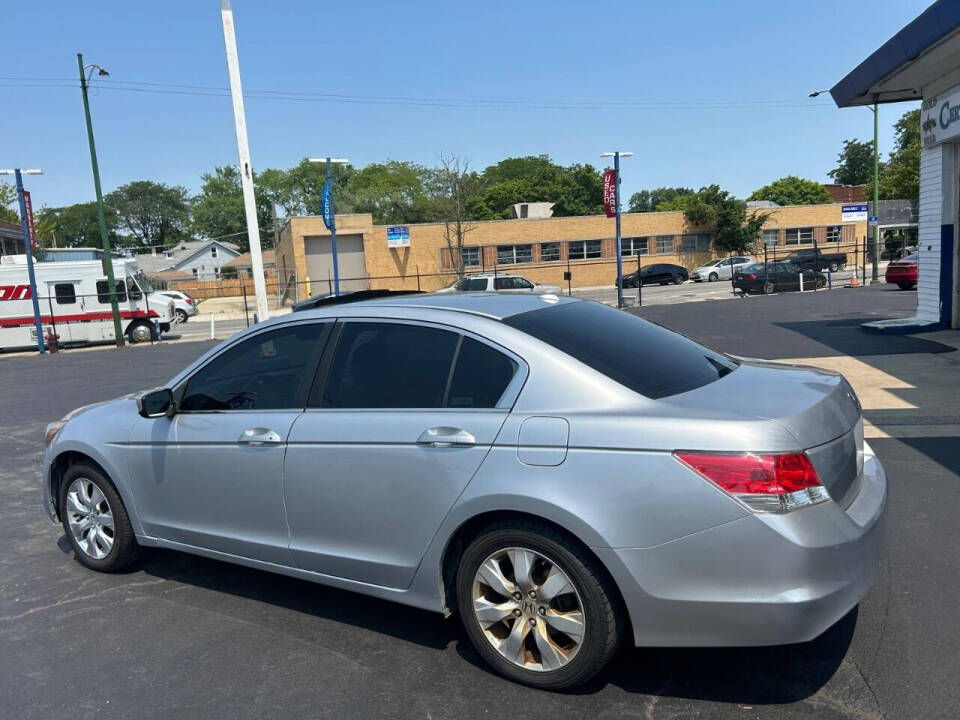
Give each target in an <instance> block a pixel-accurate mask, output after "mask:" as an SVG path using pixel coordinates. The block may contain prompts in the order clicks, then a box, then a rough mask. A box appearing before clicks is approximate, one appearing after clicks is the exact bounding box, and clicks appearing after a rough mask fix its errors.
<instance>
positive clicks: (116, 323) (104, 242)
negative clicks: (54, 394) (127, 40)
mask: <svg viewBox="0 0 960 720" xmlns="http://www.w3.org/2000/svg"><path fill="white" fill-rule="evenodd" d="M87 67H89V68H90V71H91V72H92V71H93V70H96V71H97V74H98V75H101V76H105V75H109V74H110V73H108V72H107V71H106V70H104V69H103V68H102V67H100V66H99V65H89V66H87ZM77 68H78V69H79V70H80V90H81V91H82V93H83V113H84V115H85V116H86V118H87V140H88V142H89V143H90V165H91V166H92V167H93V187H94V189H95V190H96V192H97V220H98V221H99V223H100V246H101V247H102V248H103V273H104V275H106V276H107V288H108V289H109V292H110V314H111V315H112V316H113V336H114V339H115V340H116V343H117V347H118V348H120V347H123V327H122V326H121V324H120V306H119V305H117V284H116V281H115V280H114V278H113V253H112V251H111V249H110V236H109V235H108V234H107V214H106V211H105V209H104V207H103V192H102V191H101V190H100V166H99V165H98V164H97V147H96V145H94V142H93V123H92V122H91V121H90V101H89V100H88V99H87V68H85V67H84V66H83V55H82V54H80V53H77Z"/></svg>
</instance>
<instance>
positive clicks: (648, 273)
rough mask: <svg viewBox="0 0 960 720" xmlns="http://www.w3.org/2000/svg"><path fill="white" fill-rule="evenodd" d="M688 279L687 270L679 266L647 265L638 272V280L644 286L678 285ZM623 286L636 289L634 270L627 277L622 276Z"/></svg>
mask: <svg viewBox="0 0 960 720" xmlns="http://www.w3.org/2000/svg"><path fill="white" fill-rule="evenodd" d="M689 279H690V274H689V273H688V272H687V269H686V268H685V267H682V266H680V265H671V264H669V263H658V264H657V265H647V266H646V267H645V268H642V269H641V270H640V280H641V282H642V283H643V284H644V285H658V284H659V285H667V284H669V283H673V284H674V285H679V284H680V283H684V282H686V281H687V280H689ZM623 286H624V287H625V288H635V287H637V271H636V270H634V271H633V272H632V273H630V274H629V275H624V276H623Z"/></svg>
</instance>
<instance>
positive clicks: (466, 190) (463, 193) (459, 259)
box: [428, 155, 483, 276]
mask: <svg viewBox="0 0 960 720" xmlns="http://www.w3.org/2000/svg"><path fill="white" fill-rule="evenodd" d="M482 185H483V183H482V181H481V179H480V177H479V176H478V175H477V173H475V172H473V171H472V170H471V169H470V162H469V161H468V160H466V159H464V158H461V157H458V156H456V155H441V156H440V166H439V167H438V168H436V169H434V170H433V171H432V172H431V173H430V179H429V182H428V192H429V193H430V203H431V206H432V207H433V212H435V213H436V216H437V218H438V221H439V222H441V223H443V235H444V240H445V241H446V245H447V250H448V251H449V252H450V257H451V259H452V261H453V265H454V268H455V269H456V271H457V274H458V275H461V276H462V275H463V246H464V240H465V239H466V236H467V233H469V232H470V231H471V230H473V228H474V225H473V223H472V222H471V220H472V218H471V216H470V211H469V207H470V206H471V204H472V202H473V201H474V199H475V198H476V197H477V195H478V194H479V193H480V189H481V187H482Z"/></svg>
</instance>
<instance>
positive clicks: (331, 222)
mask: <svg viewBox="0 0 960 720" xmlns="http://www.w3.org/2000/svg"><path fill="white" fill-rule="evenodd" d="M335 223H336V218H335V217H334V213H333V184H332V183H331V182H330V178H327V181H326V182H325V183H324V184H323V224H324V225H326V226H327V230H329V231H330V232H333V229H334V227H335Z"/></svg>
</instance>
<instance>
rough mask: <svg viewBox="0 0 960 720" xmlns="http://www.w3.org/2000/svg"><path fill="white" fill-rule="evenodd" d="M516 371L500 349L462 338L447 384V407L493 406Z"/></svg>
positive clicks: (513, 364)
mask: <svg viewBox="0 0 960 720" xmlns="http://www.w3.org/2000/svg"><path fill="white" fill-rule="evenodd" d="M516 372H517V363H516V362H514V361H513V360H512V359H510V358H509V357H507V356H506V355H504V354H503V353H502V352H500V351H499V350H494V349H493V348H492V347H490V346H489V345H484V344H483V343H482V342H477V341H476V340H474V339H473V338H468V337H464V338H463V343H461V345H460V353H459V355H457V366H456V368H455V369H454V371H453V380H452V381H451V383H450V394H449V396H448V400H447V407H452V408H492V407H496V406H497V402H498V401H499V400H500V396H501V395H503V391H504V390H506V389H507V385H509V384H510V381H511V380H513V376H514V374H515V373H516Z"/></svg>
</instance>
